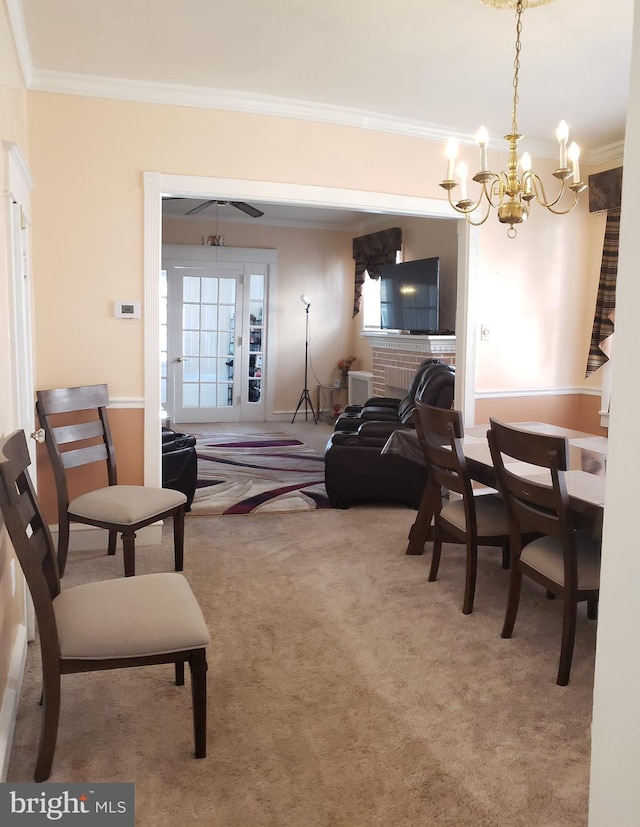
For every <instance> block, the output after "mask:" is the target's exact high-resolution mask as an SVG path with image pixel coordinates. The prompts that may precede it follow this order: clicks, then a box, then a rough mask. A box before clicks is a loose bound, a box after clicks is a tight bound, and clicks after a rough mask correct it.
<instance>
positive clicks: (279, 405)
mask: <svg viewBox="0 0 640 827" xmlns="http://www.w3.org/2000/svg"><path fill="white" fill-rule="evenodd" d="M228 209H229V208H226V209H219V210H218V220H217V224H216V218H215V213H214V212H213V210H211V211H210V213H209V217H208V218H204V217H203V218H199V219H198V220H193V219H191V220H184V219H181V218H173V217H166V218H165V219H164V220H163V226H162V238H163V241H165V242H166V243H169V244H196V245H199V244H202V243H203V239H204V238H205V237H208V236H210V235H222V236H224V239H225V244H226V246H227V247H250V248H267V249H276V250H278V268H277V273H278V275H277V295H276V304H277V306H278V310H279V311H280V312H279V313H278V314H277V330H276V331H275V334H276V336H275V339H276V345H275V347H276V355H275V359H276V364H277V365H283V366H284V365H286V366H287V369H286V370H285V369H283V370H278V373H277V375H276V376H275V379H274V381H275V397H274V398H275V400H276V409H277V410H282V411H291V410H294V409H295V407H296V404H297V401H298V398H299V395H300V389H301V388H302V384H303V370H304V363H303V358H302V353H303V348H304V308H303V306H302V304H301V303H300V301H299V298H300V294H301V293H304V294H306V295H308V296H309V297H310V298H311V299H312V306H311V309H310V324H309V328H310V336H309V340H310V343H309V352H310V371H311V377H310V380H309V382H310V389H311V391H312V397H313V399H314V400H315V385H316V384H332V383H333V381H334V380H335V379H337V378H338V369H337V362H338V360H339V359H341V358H343V357H345V356H349V355H356V356H357V357H358V358H357V361H356V362H355V363H354V365H353V370H371V366H372V364H371V348H370V347H369V345H368V344H367V343H366V342H365V341H362V340H361V339H360V338H359V337H358V336H357V333H358V332H359V331H360V329H361V319H360V317H356V319H355V320H354V324H353V325H352V323H351V317H352V306H353V284H354V261H353V256H352V241H353V238H354V236H356V235H360V234H364V233H367V232H375V231H376V230H378V229H382V228H387V227H391V226H399V227H402V230H403V238H404V253H405V259H406V260H412V259H416V258H423V257H426V256H431V255H439V256H440V257H441V283H442V301H441V303H442V307H443V314H444V321H443V323H442V326H450V327H453V326H454V325H455V307H456V304H455V300H456V276H457V250H458V246H457V245H458V239H457V228H456V222H455V221H451V220H447V219H443V220H438V219H425V218H409V217H406V216H386V217H384V218H381V219H379V220H378V221H374V222H372V223H371V224H370V225H369V224H367V227H366V228H365V229H362V230H355V231H332V230H320V229H311V228H290V227H270V226H264V225H261V223H260V220H259V219H256V221H255V222H252V223H250V224H244V223H242V224H241V223H234V222H225V221H224V220H223V219H221V214H226V213H227V212H228ZM292 354H295V355H294V356H292Z"/></svg>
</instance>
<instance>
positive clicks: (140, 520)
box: [36, 385, 187, 577]
mask: <svg viewBox="0 0 640 827" xmlns="http://www.w3.org/2000/svg"><path fill="white" fill-rule="evenodd" d="M108 404H109V390H108V387H107V385H82V386H80V387H75V388H57V389H55V390H39V391H37V392H36V413H37V416H38V419H39V421H40V425H41V426H42V427H43V428H44V431H45V443H46V446H47V451H48V454H49V459H50V460H51V466H52V468H53V475H54V479H55V485H56V492H57V499H58V567H59V570H60V576H62V575H63V574H64V570H65V567H66V564H67V555H68V551H69V526H70V523H84V524H85V525H92V526H96V527H98V528H105V529H107V530H108V532H109V544H108V553H109V554H115V553H116V541H117V536H118V534H121V535H122V546H123V552H124V573H125V575H126V576H127V577H128V576H130V575H133V574H135V566H136V558H135V536H136V532H137V531H139V530H140V529H141V528H144V527H145V526H148V525H151V524H152V523H155V522H157V521H158V520H162V519H164V518H165V517H172V518H173V532H174V557H175V570H176V571H182V570H183V565H184V514H185V507H186V502H187V497H186V496H185V494H183V493H182V492H181V491H174V490H171V489H168V488H160V487H153V486H146V485H119V484H118V477H117V472H116V455H115V450H114V447H113V440H112V438H111V429H110V427H109V418H108V415H107V406H108ZM159 428H160V426H159V425H158V432H159ZM87 465H93V466H94V467H95V466H96V465H98V466H102V467H103V469H104V475H103V478H102V481H103V483H107V484H106V485H102V486H101V487H99V488H97V489H95V490H93V491H89V492H87V493H84V494H80V495H79V496H77V497H73V498H71V499H70V496H69V489H70V481H69V473H70V472H72V469H75V468H78V467H80V466H87Z"/></svg>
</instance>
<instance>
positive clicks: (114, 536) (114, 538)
mask: <svg viewBox="0 0 640 827" xmlns="http://www.w3.org/2000/svg"><path fill="white" fill-rule="evenodd" d="M117 542H118V532H117V531H116V530H115V529H113V530H112V531H110V532H109V545H108V547H107V554H108V555H109V556H110V557H113V555H114V554H115V553H116V544H117Z"/></svg>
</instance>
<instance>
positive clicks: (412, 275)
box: [380, 256, 440, 333]
mask: <svg viewBox="0 0 640 827" xmlns="http://www.w3.org/2000/svg"><path fill="white" fill-rule="evenodd" d="M380 274H381V275H380V327H381V328H382V329H383V330H409V331H410V332H411V333H434V332H435V331H436V330H438V327H439V304H440V259H439V257H438V256H435V257H434V258H421V259H417V260H416V261H404V262H402V263H401V264H385V265H383V266H382V267H381V268H380Z"/></svg>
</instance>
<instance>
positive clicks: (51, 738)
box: [33, 663, 60, 782]
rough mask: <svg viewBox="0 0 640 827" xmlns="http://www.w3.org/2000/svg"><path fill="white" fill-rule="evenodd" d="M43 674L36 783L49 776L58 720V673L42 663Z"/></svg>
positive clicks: (56, 737)
mask: <svg viewBox="0 0 640 827" xmlns="http://www.w3.org/2000/svg"><path fill="white" fill-rule="evenodd" d="M43 672H44V675H43V689H42V707H43V709H42V728H41V731H40V746H39V747H38V757H37V759H36V769H35V772H34V775H33V778H34V780H35V781H38V782H40V781H46V780H47V778H49V776H50V775H51V767H52V765H53V754H54V752H55V750H56V741H57V739H58V723H59V720H60V671H59V670H58V668H57V666H55V665H54V666H51V665H47V664H45V663H43Z"/></svg>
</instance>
